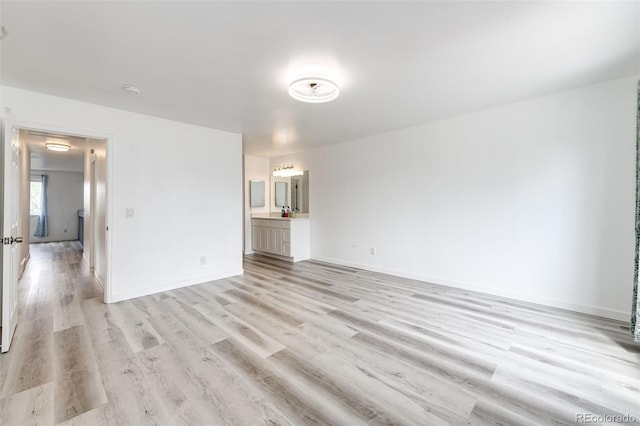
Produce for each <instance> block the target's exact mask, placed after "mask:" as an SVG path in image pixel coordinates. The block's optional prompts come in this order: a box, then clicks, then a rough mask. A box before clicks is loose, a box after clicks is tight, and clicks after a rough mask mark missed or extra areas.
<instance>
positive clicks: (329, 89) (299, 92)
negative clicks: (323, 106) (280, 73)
mask: <svg viewBox="0 0 640 426" xmlns="http://www.w3.org/2000/svg"><path fill="white" fill-rule="evenodd" d="M339 94H340V90H339V89H338V85H337V84H336V83H334V82H333V81H331V80H329V79H326V78H322V77H303V78H298V79H297V80H293V81H292V82H291V84H290V85H289V95H291V97H292V98H293V99H297V100H299V101H302V102H310V103H314V104H319V103H322V102H329V101H332V100H334V99H335V98H337V97H338V95H339Z"/></svg>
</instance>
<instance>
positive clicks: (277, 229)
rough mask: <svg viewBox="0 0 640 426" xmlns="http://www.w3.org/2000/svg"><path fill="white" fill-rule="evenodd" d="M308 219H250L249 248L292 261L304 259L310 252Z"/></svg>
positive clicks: (307, 257) (309, 255)
mask: <svg viewBox="0 0 640 426" xmlns="http://www.w3.org/2000/svg"><path fill="white" fill-rule="evenodd" d="M309 237H310V229H309V219H306V218H300V219H298V218H295V219H292V218H288V217H283V218H280V217H269V218H252V219H251V248H252V249H253V251H255V252H258V253H260V254H265V255H269V256H273V257H277V258H281V259H285V260H289V261H292V262H297V261H299V260H306V259H309V258H310V257H311V252H310V250H311V249H310V244H309Z"/></svg>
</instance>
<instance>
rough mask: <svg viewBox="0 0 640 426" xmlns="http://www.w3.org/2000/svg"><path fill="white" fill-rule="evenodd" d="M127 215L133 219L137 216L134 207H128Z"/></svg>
mask: <svg viewBox="0 0 640 426" xmlns="http://www.w3.org/2000/svg"><path fill="white" fill-rule="evenodd" d="M126 216H127V219H133V217H134V216H135V211H134V210H133V208H132V207H127V211H126Z"/></svg>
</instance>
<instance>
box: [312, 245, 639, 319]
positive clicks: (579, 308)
mask: <svg viewBox="0 0 640 426" xmlns="http://www.w3.org/2000/svg"><path fill="white" fill-rule="evenodd" d="M311 259H312V260H317V261H320V262H327V263H333V264H336V265H342V266H350V267H353V268H359V269H364V270H367V271H373V272H380V273H382V274H389V275H395V276H397V277H402V278H409V279H413V280H418V281H425V282H428V283H432V284H439V285H444V286H447V287H453V288H459V289H464V290H469V291H476V292H478V293H484V294H490V295H492V296H499V297H503V298H508V299H514V300H519V301H522V302H528V303H535V304H538V305H544V306H549V307H553V308H560V309H566V310H569V311H573V312H579V313H582V314H588V315H596V316H599V317H605V318H611V319H614V320H618V321H625V322H628V321H629V318H630V315H631V314H630V312H626V311H618V310H615V309H608V308H602V307H599V306H592V305H582V304H578V303H573V302H567V301H565V300H559V299H550V298H546V297H539V296H531V295H527V294H522V293H517V292H512V291H505V290H504V289H499V288H493V287H486V286H483V285H480V284H477V283H471V282H463V281H456V280H450V279H447V278H442V277H434V276H429V275H423V274H415V273H410V272H406V271H400V270H396V269H388V268H381V267H379V266H375V265H368V264H365V263H358V262H350V261H344V260H341V259H333V258H329V257H323V256H312V257H311Z"/></svg>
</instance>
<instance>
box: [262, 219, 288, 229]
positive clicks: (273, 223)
mask: <svg viewBox="0 0 640 426" xmlns="http://www.w3.org/2000/svg"><path fill="white" fill-rule="evenodd" d="M267 222H269V223H268V224H267V226H268V227H269V228H277V229H289V221H288V220H277V219H276V220H268V221H267Z"/></svg>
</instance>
